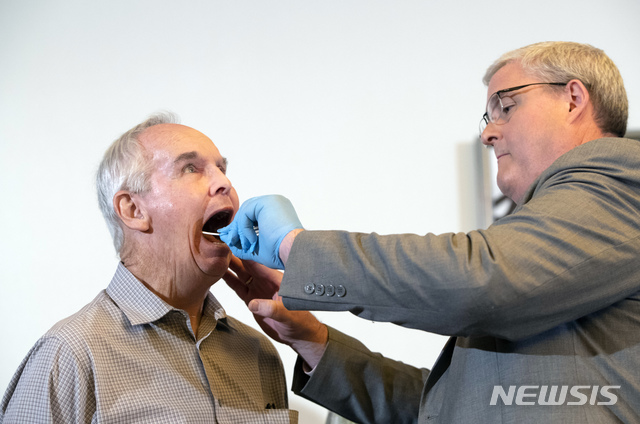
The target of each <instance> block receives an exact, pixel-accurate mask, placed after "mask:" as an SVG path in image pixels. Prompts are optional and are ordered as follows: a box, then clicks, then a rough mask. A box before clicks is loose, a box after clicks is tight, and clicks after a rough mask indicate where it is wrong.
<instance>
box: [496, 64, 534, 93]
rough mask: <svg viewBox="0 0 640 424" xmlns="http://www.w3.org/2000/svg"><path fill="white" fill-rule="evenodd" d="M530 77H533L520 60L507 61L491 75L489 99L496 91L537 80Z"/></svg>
mask: <svg viewBox="0 0 640 424" xmlns="http://www.w3.org/2000/svg"><path fill="white" fill-rule="evenodd" d="M530 79H532V78H531V77H528V76H527V75H526V73H525V72H524V70H523V69H522V65H520V63H519V62H510V63H507V64H506V65H504V66H503V67H502V68H500V69H499V70H498V71H497V72H496V73H495V74H494V75H493V76H492V77H491V81H489V87H488V88H487V99H488V98H489V97H490V96H491V95H492V94H493V93H495V92H496V91H500V90H504V89H506V88H510V87H515V86H518V85H523V84H528V83H529V82H535V81H533V80H531V81H529V80H530ZM522 81H524V82H522Z"/></svg>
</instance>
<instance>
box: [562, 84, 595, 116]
mask: <svg viewBox="0 0 640 424" xmlns="http://www.w3.org/2000/svg"><path fill="white" fill-rule="evenodd" d="M566 90H567V93H568V95H569V96H570V99H569V112H570V114H569V116H570V119H571V121H575V120H576V119H577V118H579V117H580V116H582V115H584V113H585V112H587V111H588V110H590V108H589V107H588V106H589V104H590V103H589V101H590V97H589V90H587V87H585V86H584V84H583V83H582V81H579V80H577V79H573V80H571V81H569V82H568V83H567V87H566Z"/></svg>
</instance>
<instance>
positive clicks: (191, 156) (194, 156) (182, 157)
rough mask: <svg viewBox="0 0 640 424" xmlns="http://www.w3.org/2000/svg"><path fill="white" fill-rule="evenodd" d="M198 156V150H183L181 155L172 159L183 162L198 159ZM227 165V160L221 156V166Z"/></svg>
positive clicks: (225, 166)
mask: <svg viewBox="0 0 640 424" xmlns="http://www.w3.org/2000/svg"><path fill="white" fill-rule="evenodd" d="M199 157H200V155H198V152H195V151H193V152H185V153H182V154H181V155H179V156H178V157H177V158H176V160H174V161H173V163H180V162H184V161H186V160H194V159H198V158H199ZM228 165H229V161H228V160H227V158H225V157H223V158H222V166H223V167H224V169H227V166H228Z"/></svg>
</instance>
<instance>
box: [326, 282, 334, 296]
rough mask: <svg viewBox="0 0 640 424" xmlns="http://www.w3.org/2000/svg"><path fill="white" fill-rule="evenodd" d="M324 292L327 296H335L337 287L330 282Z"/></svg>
mask: <svg viewBox="0 0 640 424" xmlns="http://www.w3.org/2000/svg"><path fill="white" fill-rule="evenodd" d="M324 293H325V294H326V295H327V296H333V295H334V294H336V288H335V287H333V285H332V284H329V285H328V286H327V287H325V289H324Z"/></svg>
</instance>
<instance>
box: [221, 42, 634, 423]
mask: <svg viewBox="0 0 640 424" xmlns="http://www.w3.org/2000/svg"><path fill="white" fill-rule="evenodd" d="M485 83H487V84H488V96H487V110H486V114H485V115H484V116H483V119H482V125H481V131H482V134H481V137H482V142H483V143H484V144H485V145H487V146H490V147H492V148H493V150H494V152H495V155H496V159H497V161H498V176H497V179H498V185H499V187H500V188H501V190H502V191H503V192H504V193H505V194H506V195H508V196H509V197H511V199H513V200H514V201H515V202H516V203H517V205H518V206H517V209H516V210H515V211H514V213H512V214H511V215H508V216H506V217H504V218H502V219H501V220H499V221H498V222H496V223H495V224H494V225H492V226H491V227H490V228H488V229H486V230H478V231H471V232H469V233H467V234H462V233H458V234H453V233H451V234H442V235H434V234H427V235H425V236H418V235H390V236H379V235H376V234H353V233H347V232H338V231H325V232H314V231H304V230H302V229H301V227H302V226H301V225H300V222H299V221H298V218H297V216H296V214H295V212H294V210H293V208H292V207H291V205H290V203H289V202H288V201H286V199H284V198H282V197H279V196H265V197H260V198H256V199H251V200H249V201H247V202H245V204H243V206H242V207H241V208H240V210H239V211H238V214H237V215H236V218H235V219H234V221H233V223H232V224H231V225H230V226H229V227H228V228H224V229H222V230H221V232H222V233H223V234H224V235H223V237H222V238H223V240H225V242H227V243H229V244H230V245H231V246H232V247H233V248H232V251H234V253H235V254H236V255H237V256H239V257H241V258H243V259H254V260H256V261H258V262H261V263H263V264H266V265H269V266H271V267H280V268H286V271H285V274H284V279H283V280H282V283H281V286H280V288H279V294H280V295H281V296H282V298H283V299H284V306H286V307H287V308H290V309H309V310H332V311H340V310H343V311H351V312H352V313H354V314H356V315H358V316H360V317H363V318H367V319H372V320H378V321H389V322H394V323H397V324H399V325H403V326H406V327H411V328H417V329H421V330H424V331H429V332H434V333H439V334H445V335H450V336H452V338H451V339H450V340H449V342H448V343H447V344H446V346H445V348H444V350H443V352H442V354H441V356H440V358H439V359H438V361H437V362H436V364H435V366H434V368H433V369H432V370H430V371H429V370H425V369H422V370H420V369H416V368H413V367H410V366H407V365H404V364H402V363H398V362H395V361H392V360H390V359H386V358H383V357H381V356H380V355H377V354H373V353H371V352H370V351H368V350H367V348H366V347H364V346H363V345H362V344H360V343H358V342H357V341H355V340H354V339H352V338H350V337H347V336H345V335H344V334H341V333H340V332H338V331H337V330H334V329H327V328H323V329H317V330H312V329H313V328H317V326H318V323H317V322H312V321H309V322H305V321H298V320H295V315H293V314H294V313H293V312H288V311H287V310H286V309H284V307H283V304H282V303H281V302H280V301H279V298H278V297H275V298H274V300H258V298H260V297H263V298H264V297H268V296H260V294H261V293H257V292H256V293H254V292H252V290H251V288H249V289H246V288H242V287H240V286H239V285H237V284H235V282H232V283H231V284H232V285H233V286H234V288H236V291H238V292H239V293H240V294H241V296H242V297H243V298H245V300H247V301H248V302H250V304H249V307H250V309H251V310H252V311H254V313H256V314H257V315H259V316H261V317H269V318H271V319H275V320H277V322H278V325H277V326H276V325H274V326H273V328H274V329H275V330H276V331H277V333H278V336H279V337H280V339H281V340H283V341H284V342H285V343H288V344H291V343H292V340H295V339H305V338H306V339H307V340H309V341H312V340H313V341H314V343H315V345H316V349H315V353H314V354H311V351H309V352H299V353H300V355H301V357H302V359H304V361H305V362H306V365H307V371H309V370H310V368H314V369H313V371H312V372H311V373H310V374H311V376H310V377H309V376H308V375H307V374H306V373H304V372H302V371H303V368H302V367H301V366H299V367H298V368H297V374H296V377H295V379H296V380H295V387H294V390H295V391H297V392H298V393H300V394H301V395H303V396H306V397H308V398H310V399H312V400H314V401H316V402H318V403H321V404H322V405H324V406H326V407H327V408H329V409H332V410H334V411H337V412H338V413H340V414H341V415H344V416H346V417H348V418H351V419H353V420H355V421H358V422H377V423H391V422H393V423H400V422H421V423H422V422H424V423H427V422H429V423H436V422H437V423H491V424H494V423H514V424H515V423H517V424H522V423H563V424H566V423H575V424H578V423H580V424H582V423H613V422H626V423H638V422H640V143H638V142H637V141H635V140H630V139H624V138H622V136H623V135H624V134H625V131H626V123H627V98H626V94H625V90H624V86H623V83H622V78H621V77H620V74H619V72H618V70H617V68H616V66H615V65H614V64H613V62H612V61H611V60H610V59H609V58H608V57H607V56H606V55H605V54H604V53H603V52H602V51H601V50H599V49H596V48H593V47H592V46H588V45H582V44H578V43H568V42H550V43H539V44H534V45H531V46H527V47H524V48H521V49H518V50H515V51H513V52H510V53H507V54H505V55H504V56H503V57H502V58H500V59H499V60H498V61H497V62H495V63H494V64H493V65H492V66H491V67H490V68H489V70H488V71H487V73H486V76H485ZM255 223H257V224H258V225H259V228H260V231H259V236H257V237H256V235H255V233H253V232H252V231H251V227H252V226H253V225H255ZM278 284H279V281H278V278H277V276H276V275H275V274H274V275H273V277H272V279H271V281H270V283H269V287H271V288H272V291H275V290H276V289H277V288H278ZM252 299H255V300H252ZM299 365H302V364H299ZM326 387H331V390H327V389H326Z"/></svg>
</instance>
